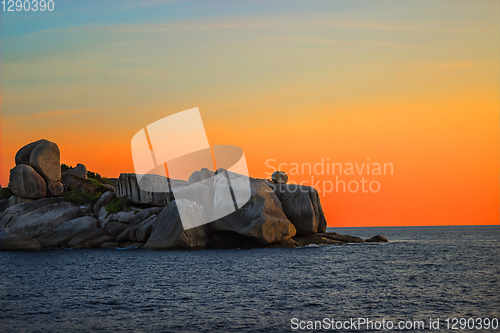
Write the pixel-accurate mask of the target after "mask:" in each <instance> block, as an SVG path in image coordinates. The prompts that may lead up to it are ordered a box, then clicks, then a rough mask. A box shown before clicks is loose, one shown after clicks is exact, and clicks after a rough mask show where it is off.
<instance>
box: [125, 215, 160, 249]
mask: <svg viewBox="0 0 500 333" xmlns="http://www.w3.org/2000/svg"><path fill="white" fill-rule="evenodd" d="M162 209H163V208H161V207H152V208H148V209H144V210H142V211H140V212H138V213H137V214H135V215H134V218H133V219H132V220H130V222H129V224H128V226H127V228H126V229H125V230H124V231H123V232H122V233H121V234H119V235H118V236H117V237H116V241H117V242H125V241H137V232H138V230H139V229H143V228H146V229H147V230H143V231H141V233H142V234H141V238H144V237H146V236H147V237H146V238H145V239H144V240H142V241H143V242H146V240H147V238H149V236H150V234H151V231H152V224H151V226H149V225H146V224H145V222H146V221H148V222H151V221H150V218H151V217H154V218H156V215H157V214H159V213H160V212H161V211H162ZM152 222H154V220H153V221H152ZM148 233H149V234H148Z"/></svg>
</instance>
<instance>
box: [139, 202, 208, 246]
mask: <svg viewBox="0 0 500 333" xmlns="http://www.w3.org/2000/svg"><path fill="white" fill-rule="evenodd" d="M179 210H180V212H179ZM181 215H182V217H183V219H188V220H189V221H184V222H185V223H186V224H189V225H199V226H198V227H195V228H191V229H188V230H184V228H183V226H182V225H183V223H182V221H181ZM206 221H207V216H206V215H205V212H204V211H203V207H201V206H200V205H198V204H197V203H195V202H192V201H188V200H185V199H181V200H175V201H172V202H171V203H170V204H168V206H167V207H165V208H164V209H163V210H162V212H161V213H160V214H159V215H158V217H157V218H156V222H155V225H154V229H153V232H152V233H151V236H150V237H149V239H148V241H147V242H146V244H144V248H148V249H188V248H203V247H205V245H206V244H207V241H208V232H209V231H208V226H207V225H206V224H204V223H206Z"/></svg>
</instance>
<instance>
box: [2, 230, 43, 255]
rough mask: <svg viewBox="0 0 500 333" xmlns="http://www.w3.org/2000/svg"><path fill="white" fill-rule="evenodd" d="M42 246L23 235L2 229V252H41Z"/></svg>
mask: <svg viewBox="0 0 500 333" xmlns="http://www.w3.org/2000/svg"><path fill="white" fill-rule="evenodd" d="M40 248H41V247H40V244H39V243H38V242H37V241H36V240H35V239H33V238H31V237H30V236H28V235H26V234H23V233H16V232H12V231H11V230H9V229H3V228H2V229H0V250H39V249H40Z"/></svg>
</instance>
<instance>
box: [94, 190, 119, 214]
mask: <svg viewBox="0 0 500 333" xmlns="http://www.w3.org/2000/svg"><path fill="white" fill-rule="evenodd" d="M114 197H116V194H115V193H114V192H113V191H107V192H104V193H103V194H102V195H101V197H100V198H99V200H97V202H96V203H95V205H94V212H95V213H97V212H99V210H100V209H101V207H104V206H106V205H107V204H108V202H110V201H111V199H113V198H114Z"/></svg>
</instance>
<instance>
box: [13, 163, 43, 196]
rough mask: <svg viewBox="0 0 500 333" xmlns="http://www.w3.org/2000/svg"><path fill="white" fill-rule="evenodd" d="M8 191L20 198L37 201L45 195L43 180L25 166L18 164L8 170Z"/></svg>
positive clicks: (33, 170) (29, 167)
mask: <svg viewBox="0 0 500 333" xmlns="http://www.w3.org/2000/svg"><path fill="white" fill-rule="evenodd" d="M9 188H10V190H11V191H12V192H13V193H14V194H16V195H17V196H19V197H21V198H26V199H39V198H43V197H44V196H45V195H46V194H47V184H46V183H45V180H43V178H42V177H41V176H40V175H39V174H38V173H37V172H36V171H35V169H33V168H32V167H31V166H29V165H27V164H19V165H16V166H15V167H14V168H12V169H11V170H10V177H9Z"/></svg>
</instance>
